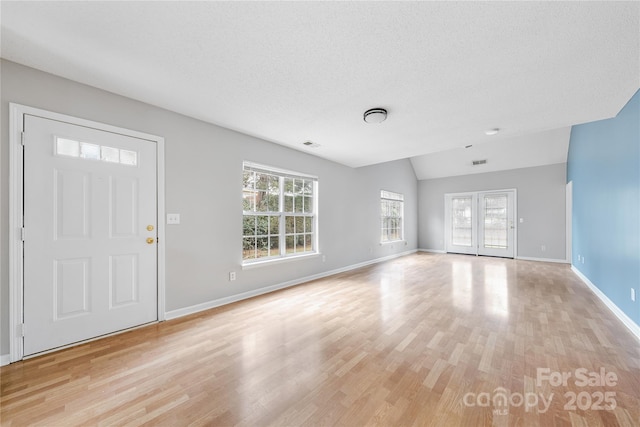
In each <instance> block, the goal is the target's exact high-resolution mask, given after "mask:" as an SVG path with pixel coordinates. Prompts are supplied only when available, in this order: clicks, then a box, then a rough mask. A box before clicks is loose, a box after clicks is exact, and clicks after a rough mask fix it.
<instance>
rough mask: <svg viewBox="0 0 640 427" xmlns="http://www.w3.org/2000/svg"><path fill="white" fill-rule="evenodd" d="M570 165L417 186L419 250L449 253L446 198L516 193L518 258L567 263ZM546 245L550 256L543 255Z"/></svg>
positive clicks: (422, 182)
mask: <svg viewBox="0 0 640 427" xmlns="http://www.w3.org/2000/svg"><path fill="white" fill-rule="evenodd" d="M566 166H567V165H566V163H560V164H556V165H549V166H538V167H532V168H523V169H512V170H507V171H501V172H489V173H482V174H474V175H464V176H455V177H449V178H438V179H426V180H422V181H419V182H418V200H419V206H418V216H419V220H418V229H419V236H418V247H420V248H421V249H427V250H440V251H441V250H444V241H443V240H444V195H445V194H446V193H462V192H465V191H482V190H502V189H510V188H515V189H517V193H518V217H519V218H524V222H523V223H522V224H517V225H518V257H528V258H540V259H553V260H565V258H566V252H565V240H566V233H565V231H566V225H565V221H566V219H565V218H566V217H565V186H566ZM542 245H545V246H546V251H544V252H543V251H542Z"/></svg>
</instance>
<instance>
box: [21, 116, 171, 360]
mask: <svg viewBox="0 0 640 427" xmlns="http://www.w3.org/2000/svg"><path fill="white" fill-rule="evenodd" d="M25 114H30V115H34V116H38V117H43V118H46V119H51V120H58V121H61V122H66V123H70V124H73V125H78V126H85V127H90V128H93V129H97V130H102V131H106V132H113V133H118V134H121V135H126V136H131V137H134V138H140V139H144V140H147V141H151V142H154V143H156V147H157V158H156V161H157V175H156V186H157V187H156V188H157V192H158V194H157V214H158V226H157V233H158V234H157V235H158V241H157V245H158V321H163V320H165V244H164V239H165V227H164V217H165V210H164V138H163V137H160V136H156V135H150V134H147V133H142V132H137V131H133V130H129V129H124V128H120V127H116V126H111V125H107V124H104V123H99V122H94V121H91V120H85V119H80V118H77V117H72V116H68V115H65V114H59V113H54V112H51V111H46V110H41V109H39V108H33V107H28V106H25V105H20V104H15V103H9V357H10V360H9V362H10V363H13V362H17V361H18V360H22V358H23V357H24V348H23V340H22V337H23V331H22V328H23V325H22V319H23V318H24V316H23V315H24V313H23V309H24V295H23V285H24V281H23V271H24V264H23V259H22V254H23V246H24V245H23V241H22V226H23V213H24V206H23V202H22V200H23V193H24V180H23V161H24V152H23V149H22V148H23V147H22V135H23V131H24V120H23V117H24V115H25Z"/></svg>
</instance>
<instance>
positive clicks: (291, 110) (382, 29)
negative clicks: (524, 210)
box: [0, 1, 640, 179]
mask: <svg viewBox="0 0 640 427" xmlns="http://www.w3.org/2000/svg"><path fill="white" fill-rule="evenodd" d="M0 13H1V21H2V39H1V48H2V50H1V55H2V57H3V58H6V59H8V60H11V61H14V62H17V63H21V64H24V65H28V66H31V67H34V68H37V69H40V70H43V71H47V72H50V73H53V74H56V75H60V76H62V77H65V78H69V79H72V80H75V81H78V82H81V83H85V84H88V85H91V86H95V87H98V88H102V89H105V90H108V91H111V92H114V93H117V94H121V95H125V96H128V97H131V98H134V99H138V100H141V101H144V102H147V103H149V104H153V105H156V106H159V107H163V108H166V109H169V110H172V111H176V112H178V113H182V114H185V115H189V116H192V117H195V118H197V119H201V120H204V121H207V122H211V123H215V124H218V125H221V126H224V127H227V128H230V129H234V130H237V131H240V132H243V133H246V134H250V135H254V136H257V137H260V138H263V139H266V140H268V141H272V142H275V143H278V144H282V145H285V146H289V147H292V148H295V149H297V150H303V151H307V152H309V153H311V154H314V155H317V156H320V157H323V158H326V159H330V160H333V161H336V162H339V163H342V164H345V165H349V166H353V167H359V166H365V165H370V164H375V163H380V162H385V161H389V160H395V159H402V158H410V159H411V161H412V163H413V165H414V169H415V170H416V175H417V176H418V178H419V179H424V178H431V177H436V176H447V175H456V174H461V173H473V172H476V171H485V170H490V169H489V168H486V169H483V170H480V169H469V162H470V160H471V159H475V158H476V157H478V158H488V159H489V161H488V163H487V166H491V167H492V168H493V169H507V168H512V167H524V166H529V165H537V164H548V163H558V162H562V161H565V160H566V146H567V144H568V134H569V127H570V126H572V125H574V124H578V123H584V122H589V121H595V120H600V119H604V118H609V117H612V116H614V115H615V114H617V113H618V111H620V109H621V108H622V107H623V106H624V104H625V103H626V101H628V100H629V98H630V97H631V96H632V95H633V93H634V92H635V91H636V90H637V89H638V88H639V87H640V3H638V2H181V1H169V2H152V1H142V2H55V1H54V2H10V1H3V2H2V3H1V4H0ZM373 107H382V108H385V109H387V110H388V112H389V115H388V118H387V120H386V121H385V122H383V123H380V124H367V123H365V122H364V121H363V113H364V111H365V110H367V109H369V108H373ZM491 128H500V132H499V133H498V134H497V135H494V136H487V135H485V130H487V129H491ZM305 141H312V142H314V143H316V144H318V145H319V147H316V148H308V147H306V146H304V145H303V142H305ZM468 145H472V146H473V147H471V148H469V149H464V148H463V147H465V146H468ZM525 147H526V148H525ZM538 155H540V156H538ZM493 169H491V170H493Z"/></svg>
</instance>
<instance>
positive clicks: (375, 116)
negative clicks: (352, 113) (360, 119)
mask: <svg viewBox="0 0 640 427" xmlns="http://www.w3.org/2000/svg"><path fill="white" fill-rule="evenodd" d="M386 119H387V110H385V109H384V108H372V109H370V110H367V111H365V112H364V121H365V122H367V123H382V122H384V121H385V120H386Z"/></svg>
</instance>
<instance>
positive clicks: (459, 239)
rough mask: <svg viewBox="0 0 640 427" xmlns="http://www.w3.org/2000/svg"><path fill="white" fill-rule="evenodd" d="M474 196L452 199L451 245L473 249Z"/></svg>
mask: <svg viewBox="0 0 640 427" xmlns="http://www.w3.org/2000/svg"><path fill="white" fill-rule="evenodd" d="M472 201H473V197H472V196H462V197H452V198H451V244H453V245H456V246H467V247H471V245H472V244H473V234H472V231H473V230H472V223H471V221H472V218H471V216H472Z"/></svg>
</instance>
